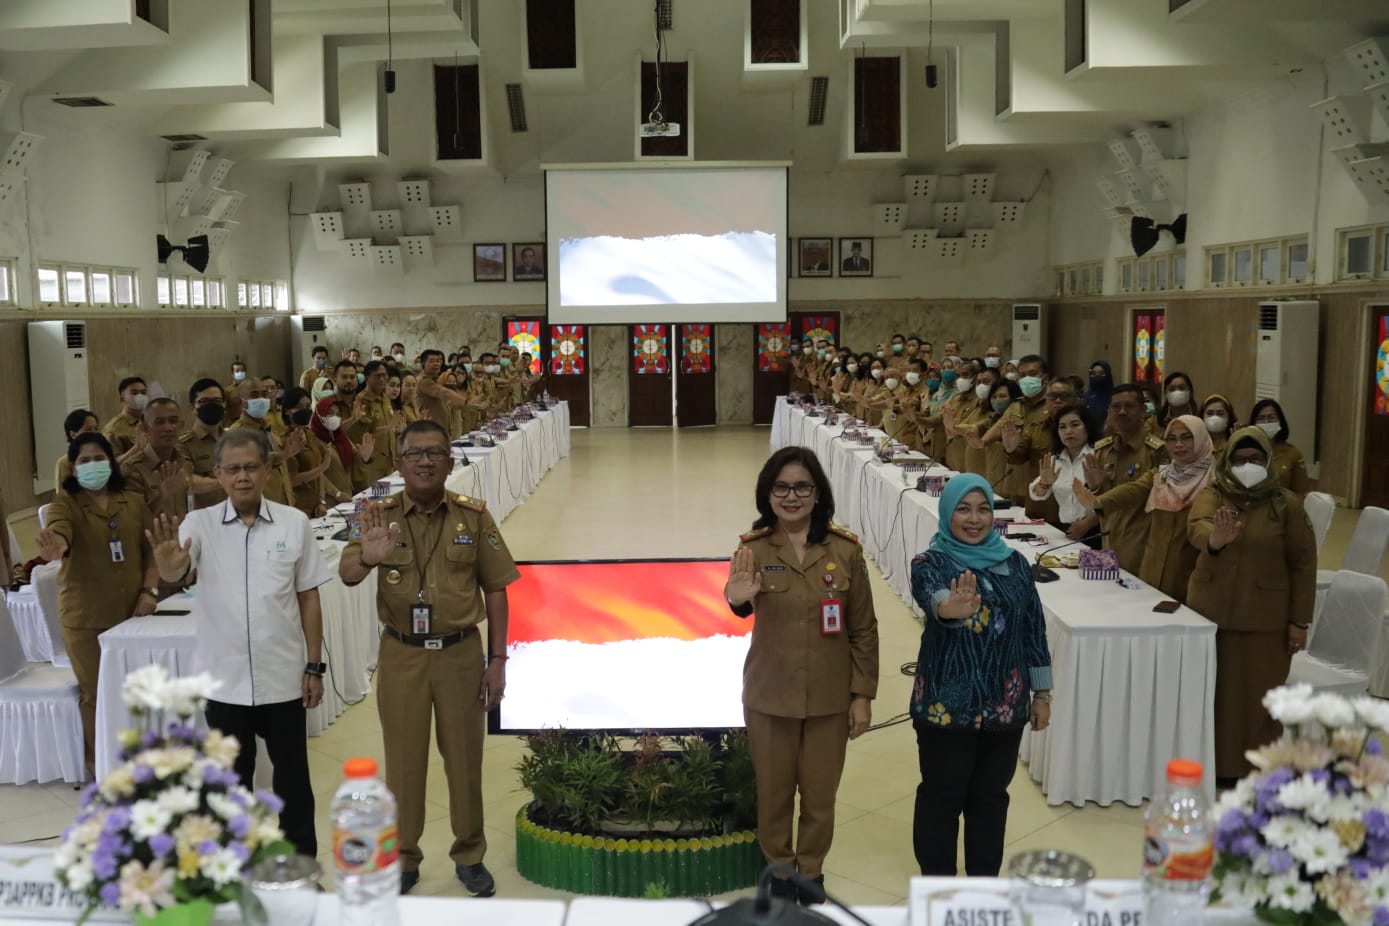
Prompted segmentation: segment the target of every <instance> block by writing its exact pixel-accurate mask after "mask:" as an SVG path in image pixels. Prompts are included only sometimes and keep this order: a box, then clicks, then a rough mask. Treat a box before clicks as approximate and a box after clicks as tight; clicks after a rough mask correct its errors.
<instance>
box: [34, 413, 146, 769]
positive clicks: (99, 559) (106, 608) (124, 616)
mask: <svg viewBox="0 0 1389 926" xmlns="http://www.w3.org/2000/svg"><path fill="white" fill-rule="evenodd" d="M115 458H116V455H115V452H114V451H113V450H112V449H111V444H110V443H109V442H107V440H106V438H105V437H103V436H102V435H101V434H99V433H89V434H79V435H78V436H77V437H76V438H74V439H73V441H72V443H71V444H69V445H68V461H69V462H70V463H72V469H73V475H71V476H69V477H68V478H67V481H66V482H65V483H64V485H63V489H64V494H62V495H59V496H57V497H56V498H55V499H54V500H53V504H52V505H50V506H49V508H48V515H47V522H48V526H47V527H46V528H44V529H43V530H41V531H39V536H38V545H39V556H41V557H43V558H44V559H45V560H47V561H48V562H56V561H59V560H61V561H62V566H61V568H60V569H59V570H58V618H59V622H60V623H61V625H62V631H63V643H64V644H66V646H67V650H68V655H69V656H70V657H71V659H72V671H73V674H74V675H75V676H77V690H78V706H79V708H80V709H81V712H82V738H83V741H84V744H85V747H86V748H85V755H86V764H87V775H88V777H92V772H93V769H94V768H95V765H96V691H97V672H98V668H99V666H100V664H101V644H100V643H98V642H97V636H98V635H99V634H101V633H102V631H105V630H110V629H111V628H112V627H115V626H116V625H117V624H121V623H124V622H125V621H126V620H128V619H129V618H130V616H131V615H135V616H141V615H145V614H150V613H152V612H153V611H154V607H155V604H156V602H157V601H158V597H159V592H158V586H159V568H158V567H157V566H156V565H155V562H154V554H153V552H152V551H151V549H150V545H149V542H148V541H147V540H146V538H145V532H146V531H148V530H151V529H152V528H153V519H152V518H151V517H150V512H149V509H148V508H146V507H145V500H144V499H143V498H142V497H141V496H140V495H139V494H137V493H135V492H127V491H126V490H125V488H126V487H125V478H124V477H123V476H122V475H121V473H120V470H119V468H117V467H116V466H115V462H114V461H115Z"/></svg>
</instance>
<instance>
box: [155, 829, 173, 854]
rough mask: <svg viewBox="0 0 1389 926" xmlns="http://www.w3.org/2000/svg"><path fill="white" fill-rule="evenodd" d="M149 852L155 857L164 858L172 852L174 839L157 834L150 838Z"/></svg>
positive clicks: (164, 834) (163, 834) (167, 835)
mask: <svg viewBox="0 0 1389 926" xmlns="http://www.w3.org/2000/svg"><path fill="white" fill-rule="evenodd" d="M150 851H151V852H153V853H154V854H155V855H156V856H164V855H168V854H169V853H171V852H173V851H174V837H172V836H170V835H169V834H168V833H159V834H157V835H155V836H152V837H150Z"/></svg>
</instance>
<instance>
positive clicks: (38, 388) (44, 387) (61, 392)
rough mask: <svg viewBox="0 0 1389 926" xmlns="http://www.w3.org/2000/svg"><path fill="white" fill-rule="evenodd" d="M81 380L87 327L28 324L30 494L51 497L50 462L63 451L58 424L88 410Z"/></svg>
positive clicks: (88, 401) (84, 383) (88, 396)
mask: <svg viewBox="0 0 1389 926" xmlns="http://www.w3.org/2000/svg"><path fill="white" fill-rule="evenodd" d="M91 401H92V396H91V388H90V385H89V383H88V380H87V326H86V324H85V323H83V322H30V323H29V407H30V409H31V410H32V413H33V426H34V469H35V476H36V478H35V479H34V494H35V495H40V494H42V493H44V492H52V491H53V490H54V488H56V486H54V485H53V462H54V461H55V460H57V459H58V458H59V457H60V456H63V455H64V454H66V453H67V451H68V442H67V435H66V434H64V433H63V419H64V418H66V417H67V413H68V412H70V411H74V410H75V409H79V408H90V407H91Z"/></svg>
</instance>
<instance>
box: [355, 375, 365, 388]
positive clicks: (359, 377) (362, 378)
mask: <svg viewBox="0 0 1389 926" xmlns="http://www.w3.org/2000/svg"><path fill="white" fill-rule="evenodd" d="M366 381H367V375H366V374H365V373H358V374H357V385H358V386H360V385H362V383H365V382H366Z"/></svg>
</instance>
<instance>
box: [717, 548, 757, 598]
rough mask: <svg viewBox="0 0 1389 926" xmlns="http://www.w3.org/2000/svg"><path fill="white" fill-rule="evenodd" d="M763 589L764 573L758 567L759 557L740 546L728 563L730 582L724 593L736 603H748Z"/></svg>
mask: <svg viewBox="0 0 1389 926" xmlns="http://www.w3.org/2000/svg"><path fill="white" fill-rule="evenodd" d="M760 591H762V573H761V571H760V570H759V569H758V568H757V557H755V556H754V555H753V553H752V550H750V549H748V548H747V547H739V548H738V551H737V552H736V553H734V554H733V560H732V561H731V562H730V563H729V564H728V584H727V585H725V586H724V595H725V596H726V597H727V598H728V600H729V601H731V602H732V603H733V604H735V605H740V604H747V603H748V602H749V601H752V600H753V599H754V598H756V597H757V594H758V592H760Z"/></svg>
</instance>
